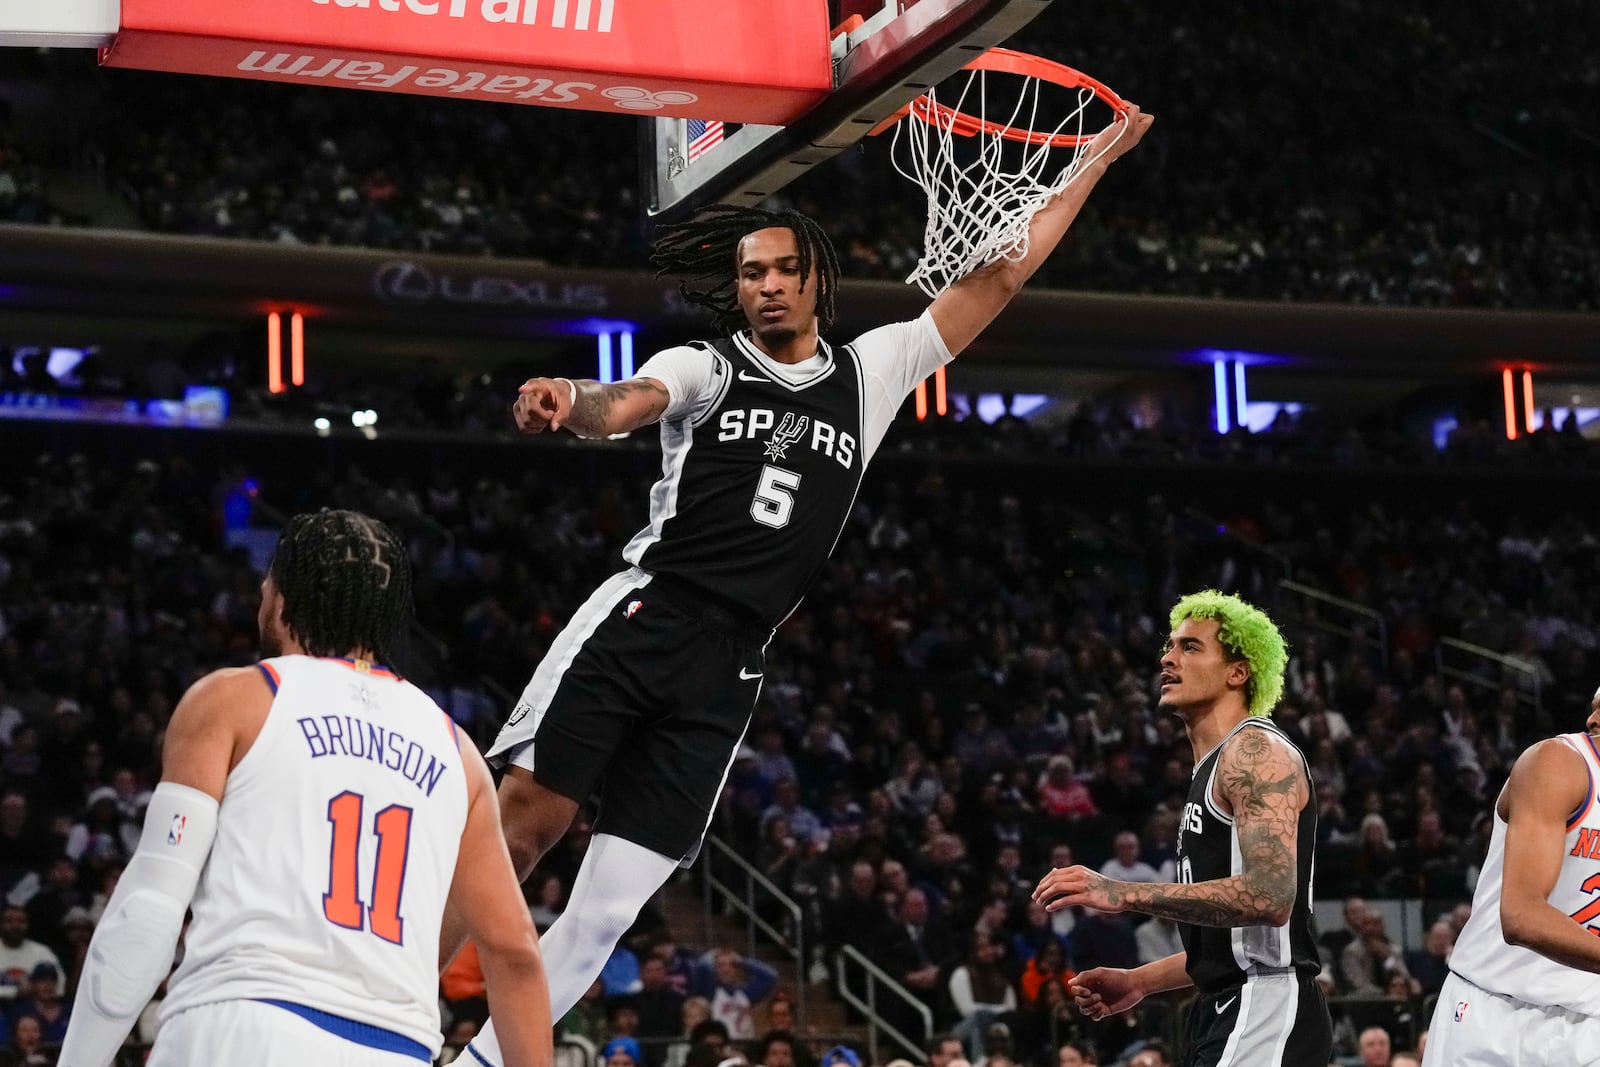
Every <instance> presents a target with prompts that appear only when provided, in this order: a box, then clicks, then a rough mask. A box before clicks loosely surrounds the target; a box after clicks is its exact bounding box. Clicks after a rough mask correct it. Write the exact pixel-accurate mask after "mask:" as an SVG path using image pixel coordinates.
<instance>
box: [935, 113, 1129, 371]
mask: <svg viewBox="0 0 1600 1067" xmlns="http://www.w3.org/2000/svg"><path fill="white" fill-rule="evenodd" d="M1154 121H1155V116H1153V115H1146V114H1143V113H1142V112H1140V110H1139V109H1138V107H1136V106H1133V105H1129V108H1128V116H1127V121H1126V122H1122V121H1118V122H1114V123H1112V124H1111V125H1110V126H1107V127H1106V128H1105V129H1103V130H1101V131H1100V133H1099V134H1097V135H1096V136H1095V139H1094V141H1093V142H1091V143H1090V145H1089V147H1088V148H1087V149H1085V151H1084V155H1083V158H1084V161H1085V162H1084V164H1083V169H1082V171H1081V172H1080V173H1079V174H1078V176H1077V177H1076V178H1074V179H1073V180H1072V182H1071V184H1069V185H1068V186H1067V187H1066V188H1065V189H1063V190H1062V191H1061V192H1060V193H1058V194H1056V196H1055V198H1054V199H1053V200H1051V201H1050V202H1049V203H1048V204H1046V205H1045V206H1044V207H1043V208H1041V209H1039V212H1038V214H1036V215H1034V216H1033V221H1032V222H1031V223H1030V224H1029V226H1028V254H1027V255H1025V256H1023V257H1022V258H1021V259H1000V260H998V261H996V262H994V263H991V264H989V265H988V266H986V267H979V268H978V269H977V270H975V271H973V272H972V273H971V274H968V275H967V276H966V277H964V278H962V279H960V280H959V281H957V282H955V283H954V284H952V285H951V286H950V288H948V289H946V290H945V291H944V292H942V293H940V294H939V296H938V297H937V298H936V299H935V300H934V302H933V308H932V311H933V321H934V323H935V325H937V326H938V327H939V336H941V337H943V338H944V344H945V347H946V348H948V349H949V350H950V354H951V355H952V356H958V355H960V354H961V352H962V350H963V349H965V348H966V347H967V346H968V345H970V344H971V343H972V342H973V341H974V340H976V339H977V337H978V335H979V334H980V333H982V332H983V330H984V328H985V327H987V326H988V325H989V323H991V322H993V321H994V318H995V316H996V315H998V314H1000V312H1001V310H1002V309H1003V308H1004V307H1005V306H1006V305H1007V304H1009V303H1010V302H1011V298H1012V297H1013V296H1015V295H1016V294H1017V291H1018V290H1019V289H1021V288H1022V286H1023V285H1024V284H1025V283H1026V282H1027V280H1028V279H1029V278H1031V277H1033V275H1034V272H1035V271H1037V270H1038V269H1039V265H1040V264H1041V263H1043V262H1044V261H1045V259H1046V258H1047V257H1048V256H1049V255H1050V253H1051V252H1054V251H1055V249H1056V245H1058V244H1060V243H1061V238H1062V237H1063V236H1064V235H1065V234H1066V232H1067V228H1068V227H1069V226H1071V225H1072V222H1073V220H1074V219H1076V218H1077V217H1078V212H1079V211H1081V210H1082V209H1083V205H1084V204H1085V203H1086V202H1087V201H1088V199H1089V194H1090V193H1092V192H1093V191H1094V187H1095V185H1096V184H1097V183H1098V182H1099V181H1100V179H1101V178H1103V177H1104V176H1105V173H1106V168H1107V167H1109V166H1111V164H1112V163H1113V162H1115V161H1116V160H1117V159H1118V158H1120V157H1121V156H1123V155H1124V154H1126V153H1127V152H1129V151H1131V150H1132V149H1133V147H1134V145H1137V144H1138V143H1139V139H1140V138H1142V137H1143V136H1144V135H1145V131H1146V130H1148V129H1149V128H1150V124H1151V123H1152V122H1154Z"/></svg>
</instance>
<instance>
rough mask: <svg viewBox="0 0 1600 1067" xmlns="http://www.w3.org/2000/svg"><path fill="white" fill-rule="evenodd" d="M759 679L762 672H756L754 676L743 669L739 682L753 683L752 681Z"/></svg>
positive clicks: (740, 672)
mask: <svg viewBox="0 0 1600 1067" xmlns="http://www.w3.org/2000/svg"><path fill="white" fill-rule="evenodd" d="M759 677H761V672H760V671H756V672H755V673H754V674H752V673H751V672H749V671H747V670H745V669H744V668H743V667H740V668H739V680H740V681H741V682H748V681H751V680H753V679H756V678H759Z"/></svg>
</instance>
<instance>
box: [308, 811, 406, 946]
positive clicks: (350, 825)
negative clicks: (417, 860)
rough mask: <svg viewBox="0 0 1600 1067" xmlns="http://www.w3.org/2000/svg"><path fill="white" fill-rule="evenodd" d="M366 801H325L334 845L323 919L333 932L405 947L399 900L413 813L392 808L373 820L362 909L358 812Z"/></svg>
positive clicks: (330, 850) (403, 923) (323, 907)
mask: <svg viewBox="0 0 1600 1067" xmlns="http://www.w3.org/2000/svg"><path fill="white" fill-rule="evenodd" d="M365 801H366V798H365V797H363V796H362V795H361V794H360V793H352V792H350V791H348V790H346V791H345V792H343V793H340V794H339V795H338V796H336V797H334V798H333V799H332V800H330V801H328V822H330V823H332V824H333V831H332V835H333V843H332V844H331V846H330V847H329V850H328V862H329V870H328V891H327V892H326V893H324V894H323V895H322V914H323V915H324V916H325V917H326V918H327V920H328V921H329V922H331V923H333V925H335V926H342V927H344V928H345V929H346V930H364V929H366V928H367V927H368V921H367V920H368V919H369V917H370V920H371V929H372V932H373V933H374V934H375V935H377V936H378V937H379V938H381V939H383V940H384V941H387V942H389V943H390V944H392V945H400V944H404V943H405V941H404V938H405V920H404V919H402V918H401V917H400V894H401V892H402V891H403V890H404V889H405V884H406V859H407V858H408V856H409V855H410V852H411V812H412V809H411V808H408V807H405V806H404V805H402V804H391V805H389V806H388V807H387V808H384V809H383V810H382V811H380V812H378V814H377V815H375V816H373V818H372V832H373V833H375V834H377V835H378V851H377V858H376V860H375V862H374V863H373V867H374V868H375V869H374V870H373V872H372V904H371V906H370V907H366V906H363V905H362V903H361V897H360V896H359V886H358V883H359V882H360V880H361V871H360V867H361V809H362V806H363V805H364V804H365Z"/></svg>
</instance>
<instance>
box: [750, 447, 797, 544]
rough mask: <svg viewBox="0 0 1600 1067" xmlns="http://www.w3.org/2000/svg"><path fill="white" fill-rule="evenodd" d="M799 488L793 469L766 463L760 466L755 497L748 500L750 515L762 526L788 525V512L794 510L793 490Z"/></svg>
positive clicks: (778, 528)
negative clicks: (789, 469)
mask: <svg viewBox="0 0 1600 1067" xmlns="http://www.w3.org/2000/svg"><path fill="white" fill-rule="evenodd" d="M798 488H800V476H799V475H798V474H796V473H795V472H794V471H786V470H784V469H783V468H782V467H774V466H773V465H772V464H770V463H768V464H767V465H766V466H764V467H762V468H761V481H760V482H758V483H757V484H756V498H755V499H754V500H752V501H750V517H751V518H752V519H754V520H756V521H757V522H759V523H760V524H761V525H763V526H770V527H772V528H773V529H774V530H781V529H783V528H784V527H785V526H787V525H789V513H790V512H792V511H793V510H794V496H793V495H792V494H793V492H794V490H796V489H798Z"/></svg>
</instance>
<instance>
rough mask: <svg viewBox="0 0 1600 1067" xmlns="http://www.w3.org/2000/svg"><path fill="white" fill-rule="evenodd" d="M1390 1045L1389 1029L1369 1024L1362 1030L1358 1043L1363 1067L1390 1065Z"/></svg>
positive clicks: (1384, 1066)
mask: <svg viewBox="0 0 1600 1067" xmlns="http://www.w3.org/2000/svg"><path fill="white" fill-rule="evenodd" d="M1390 1047H1391V1046H1390V1039H1389V1031H1387V1030H1385V1029H1384V1028H1383V1027H1381V1026H1369V1027H1367V1028H1366V1029H1365V1030H1363V1031H1361V1038H1360V1043H1359V1044H1358V1045H1357V1051H1358V1052H1359V1054H1360V1056H1361V1067H1389V1054H1390Z"/></svg>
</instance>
